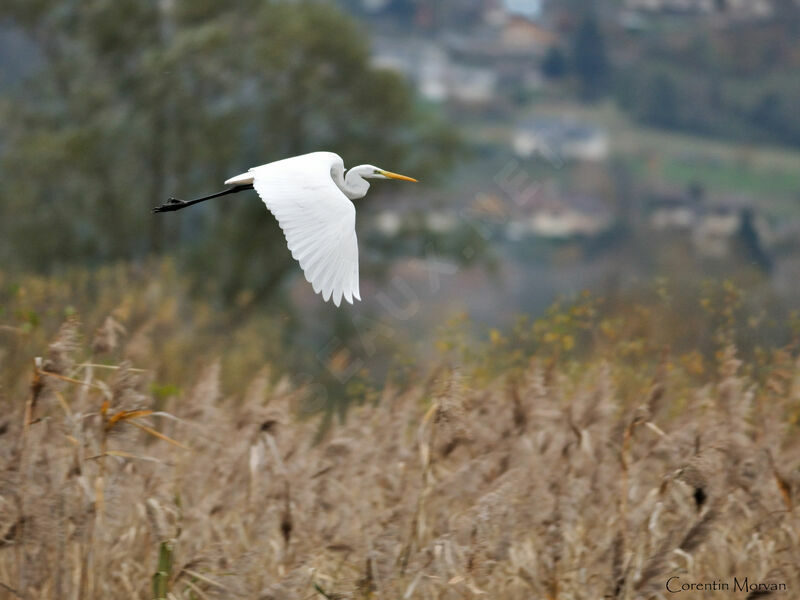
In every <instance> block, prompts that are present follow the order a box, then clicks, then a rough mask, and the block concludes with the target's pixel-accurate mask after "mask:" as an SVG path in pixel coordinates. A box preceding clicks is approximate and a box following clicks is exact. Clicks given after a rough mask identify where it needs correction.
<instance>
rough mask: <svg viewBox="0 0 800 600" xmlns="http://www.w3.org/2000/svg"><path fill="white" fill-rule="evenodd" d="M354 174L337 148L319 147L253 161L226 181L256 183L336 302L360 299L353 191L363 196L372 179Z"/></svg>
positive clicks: (315, 279)
mask: <svg viewBox="0 0 800 600" xmlns="http://www.w3.org/2000/svg"><path fill="white" fill-rule="evenodd" d="M371 168H373V169H374V167H371ZM352 171H354V169H351V172H352ZM349 175H350V173H348V178H347V179H348V181H347V182H345V177H344V162H343V161H342V158H341V157H340V156H338V155H337V154H334V153H332V152H314V153H312V154H305V155H303V156H295V157H293V158H287V159H284V160H279V161H276V162H273V163H268V164H266V165H261V166H260V167H254V168H252V169H250V170H249V171H248V172H247V173H242V174H241V175H237V176H236V177H232V178H230V179H228V181H226V182H225V183H226V184H232V185H244V184H252V185H253V187H254V188H255V190H256V192H258V195H259V196H260V197H261V199H262V200H263V201H264V204H266V205H267V208H268V209H269V210H270V212H271V213H272V214H273V215H275V218H276V219H277V220H278V224H279V225H280V227H281V229H282V230H283V234H284V236H285V237H286V243H287V245H288V246H289V250H290V251H291V253H292V256H293V257H294V258H295V259H296V260H297V262H299V263H300V268H302V269H303V273H304V274H305V277H306V279H307V280H308V282H309V283H310V284H311V285H312V286H313V288H314V292H316V293H318V294H322V297H323V298H324V299H325V301H326V302H327V301H328V300H331V299H332V300H333V303H334V304H335V305H336V306H339V304H340V303H341V301H342V298H344V299H345V300H347V301H348V302H350V303H351V304H352V303H353V300H354V299H355V300H361V296H360V293H359V289H358V240H357V238H356V208H355V206H354V205H353V203H352V202H351V201H350V198H349V197H348V195H349V196H351V197H362V196H364V194H366V191H367V189H368V188H369V183H368V182H366V181H364V180H363V179H362V178H361V177H354V178H353V180H352V181H349V180H350V179H351V178H350V177H349ZM356 179H361V181H362V182H363V183H358V182H357V181H356ZM348 192H349V194H348ZM358 194H360V195H358Z"/></svg>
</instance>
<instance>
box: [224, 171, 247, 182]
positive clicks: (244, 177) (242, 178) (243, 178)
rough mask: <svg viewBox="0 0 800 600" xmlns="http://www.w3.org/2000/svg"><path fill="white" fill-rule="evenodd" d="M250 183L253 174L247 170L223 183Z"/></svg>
mask: <svg viewBox="0 0 800 600" xmlns="http://www.w3.org/2000/svg"><path fill="white" fill-rule="evenodd" d="M252 183H253V174H252V173H250V172H249V171H248V172H247V173H242V174H241V175H237V176H236V177H231V178H230V179H228V180H227V181H226V182H225V185H252Z"/></svg>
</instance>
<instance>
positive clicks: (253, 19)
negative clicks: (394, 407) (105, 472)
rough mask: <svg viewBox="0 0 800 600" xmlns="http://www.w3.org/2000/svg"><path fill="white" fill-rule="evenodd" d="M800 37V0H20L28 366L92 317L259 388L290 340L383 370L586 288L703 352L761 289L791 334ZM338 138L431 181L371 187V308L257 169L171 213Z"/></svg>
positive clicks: (10, 89) (364, 221)
mask: <svg viewBox="0 0 800 600" xmlns="http://www.w3.org/2000/svg"><path fill="white" fill-rule="evenodd" d="M798 39H800V2H798V1H797V0H596V1H589V0H340V1H336V2H335V1H330V2H322V1H320V2H301V1H298V2H292V1H268V0H243V1H240V2H235V3H231V4H230V5H228V4H227V3H219V2H212V1H210V0H191V1H189V0H146V1H143V0H87V1H84V2H80V3H76V2H70V1H67V0H5V1H4V2H3V4H2V7H0V57H2V60H0V113H2V118H0V181H2V187H0V326H2V329H0V340H2V344H0V362H2V363H3V366H4V367H7V368H5V369H3V372H4V373H5V374H6V375H4V381H3V382H2V384H3V385H5V387H6V389H8V388H9V387H11V388H13V387H14V385H15V383H14V382H15V381H17V377H16V373H17V372H18V368H21V365H22V364H23V363H22V361H23V360H29V358H28V357H29V356H30V353H29V352H28V350H29V349H30V348H32V347H33V346H34V344H35V343H40V342H41V339H44V338H46V337H48V336H50V335H52V333H53V331H54V330H55V328H56V327H57V325H58V323H60V322H61V321H62V320H63V319H64V318H65V316H66V317H69V316H70V315H77V317H79V318H80V319H81V320H82V321H84V322H85V323H86V324H87V328H88V329H89V330H91V328H93V327H99V326H100V325H101V324H103V323H106V325H107V326H109V327H111V328H112V330H115V331H117V332H118V334H119V335H124V336H127V337H128V339H129V340H130V341H131V343H129V344H128V345H127V348H128V349H127V350H126V352H127V353H128V355H126V356H125V357H124V358H128V359H131V360H134V361H135V362H137V363H138V364H140V365H142V366H145V367H148V368H153V369H155V370H156V373H157V376H156V377H155V381H154V382H153V390H154V393H155V394H156V396H158V395H159V394H160V395H164V396H168V395H171V394H175V393H176V392H177V391H178V390H179V389H180V382H181V381H182V380H187V379H188V377H189V374H191V373H195V372H197V371H199V370H201V369H202V368H203V365H206V364H207V363H208V361H210V360H213V359H214V358H216V357H221V360H222V361H223V362H224V363H225V366H226V368H225V369H224V373H225V377H226V378H227V385H228V386H229V388H230V389H234V388H235V386H236V385H237V384H238V383H239V382H240V381H243V380H244V379H243V378H244V377H245V375H244V374H248V375H249V374H251V373H252V372H253V370H257V369H258V368H260V367H261V366H263V364H265V363H270V364H273V365H276V366H277V367H278V369H288V370H291V372H292V373H293V374H294V375H295V376H296V377H299V378H300V379H303V378H305V379H307V380H308V381H317V382H321V389H324V390H325V392H324V395H325V398H327V399H330V398H340V397H343V395H347V394H349V395H356V396H358V395H359V394H361V395H368V393H369V385H370V382H375V381H379V380H382V379H383V378H385V377H386V376H387V374H392V373H394V374H399V377H401V378H402V377H408V376H409V375H408V373H407V372H406V371H404V370H403V368H404V367H403V365H406V364H407V363H409V362H410V361H412V360H417V359H419V358H420V357H422V358H426V357H429V356H431V355H433V354H434V353H436V352H437V351H442V349H443V348H444V349H445V350H446V349H447V348H449V346H448V345H447V343H445V342H442V339H443V338H447V336H448V335H450V333H451V331H450V328H451V325H453V324H454V323H455V325H453V326H457V327H463V328H465V329H467V330H469V331H471V332H473V333H474V334H475V335H476V336H478V338H481V337H482V338H485V339H492V340H496V339H498V337H497V336H501V335H502V333H501V332H504V331H507V330H508V329H510V328H512V327H515V326H516V325H515V323H518V322H519V315H527V316H528V317H529V318H530V319H533V320H535V319H537V318H539V317H541V316H542V315H545V314H546V312H545V311H546V310H547V307H549V306H551V305H552V304H553V302H555V301H557V300H558V299H559V298H570V297H573V296H574V295H576V294H579V293H581V292H583V291H584V290H588V291H589V292H591V293H592V294H593V295H596V296H597V297H600V298H602V300H603V305H604V306H605V309H604V310H606V311H608V314H615V315H618V316H621V317H623V318H624V317H625V315H628V314H630V311H631V307H632V306H633V305H634V304H633V303H634V301H636V302H639V301H640V300H641V299H642V298H651V299H652V302H660V303H661V305H663V306H665V307H667V308H668V310H666V311H663V312H662V313H660V314H661V316H660V317H658V319H662V320H663V321H664V322H663V323H655V322H654V320H653V319H650V321H649V322H648V327H661V328H662V329H663V330H664V331H665V332H669V336H667V337H665V338H664V339H662V340H661V341H662V342H664V343H669V344H671V345H673V346H678V347H680V346H681V345H683V346H684V347H685V348H687V349H688V348H692V349H694V350H697V349H699V350H701V351H702V350H705V349H708V350H711V349H713V347H714V346H713V339H712V337H713V336H712V335H711V334H710V333H709V335H708V336H705V334H704V332H705V331H706V330H708V331H711V329H712V327H711V326H708V327H706V326H705V325H703V324H701V323H700V321H699V319H700V318H701V316H702V310H701V309H699V308H698V307H701V306H707V305H708V304H709V303H711V302H712V300H711V299H712V298H713V297H715V296H714V295H715V294H717V296H719V295H722V296H726V297H727V296H730V295H731V294H733V293H734V292H733V291H732V290H734V289H735V290H737V291H736V302H735V306H736V308H737V310H739V309H741V313H736V314H737V316H736V317H735V318H737V319H741V320H742V323H743V325H744V327H743V330H744V332H743V334H742V339H741V340H740V348H743V349H744V350H746V348H747V347H748V346H749V347H751V348H752V349H753V350H754V351H756V350H758V348H760V347H768V346H770V345H773V346H774V345H777V344H780V343H784V342H786V341H787V339H788V336H789V335H790V330H789V327H787V326H786V322H787V321H786V320H785V317H789V316H791V311H792V309H793V307H795V306H797V304H798V300H800V277H798V275H800V242H799V241H798V239H799V238H798V234H799V233H800V111H798V110H797V98H798V97H800V77H798V76H797V74H798V72H800V71H799V69H800V44H798ZM315 150H330V151H334V152H337V153H339V154H340V155H342V156H343V158H344V160H345V164H346V165H347V166H352V165H356V164H360V163H372V164H377V165H380V166H382V167H384V168H387V169H391V170H393V171H398V172H401V173H406V174H408V175H411V176H414V177H417V178H418V179H420V180H421V181H422V183H420V184H418V185H414V186H411V185H399V184H391V183H378V184H374V185H373V188H372V190H371V193H370V194H369V196H368V198H367V199H365V200H363V201H359V202H357V209H358V235H359V240H360V248H361V273H362V285H361V290H362V297H363V298H364V302H363V303H360V304H357V305H356V306H349V305H346V306H344V307H343V308H340V309H338V310H337V309H336V308H335V307H333V306H332V305H328V304H324V303H323V302H322V301H321V300H320V298H319V297H318V296H315V295H314V293H313V291H312V289H311V287H310V286H309V285H308V284H307V283H306V282H305V281H304V279H303V277H302V274H301V272H300V270H299V268H298V266H297V265H296V264H295V263H294V261H293V260H292V259H291V257H290V255H289V252H288V250H287V249H286V247H285V243H284V240H283V237H282V235H281V232H280V230H279V228H278V227H277V225H276V223H275V221H274V219H273V218H272V216H271V215H270V214H269V213H268V212H267V211H266V210H265V209H264V207H263V204H262V203H261V202H260V201H259V200H258V198H257V197H256V196H255V194H248V195H245V194H241V195H238V196H234V197H229V198H225V199H221V200H219V201H217V202H216V203H213V202H210V203H206V204H203V205H202V206H198V207H196V208H193V209H190V210H187V211H181V212H179V213H172V214H166V215H152V214H151V212H150V209H151V208H152V207H153V206H155V205H158V204H160V203H161V202H162V201H164V200H165V199H166V198H167V197H168V196H170V195H176V196H178V197H181V198H188V197H194V196H197V195H202V194H205V193H210V192H213V191H217V190H218V189H221V187H222V186H221V182H222V181H224V180H225V179H226V178H227V177H229V176H231V175H234V174H237V173H240V172H242V171H244V170H246V169H247V168H249V167H251V166H254V165H258V164H262V163H266V162H270V161H273V160H277V159H280V158H283V157H286V156H291V155H295V154H300V153H305V152H310V151H315ZM246 196H247V197H246ZM689 299H691V300H689ZM704 303H705V304H704ZM728 317H729V318H730V315H728ZM108 318H111V319H112V321H113V323H110V322H109V321H108V320H107V319H108ZM114 328H116V329H114ZM443 330H447V332H449V333H447V332H446V333H443ZM40 338H41V339H40ZM448 339H449V338H448ZM134 342H136V343H134ZM704 344H705V345H704ZM240 378H241V379H240ZM17 385H19V384H17Z"/></svg>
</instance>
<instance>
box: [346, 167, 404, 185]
mask: <svg viewBox="0 0 800 600" xmlns="http://www.w3.org/2000/svg"><path fill="white" fill-rule="evenodd" d="M352 170H353V171H355V170H357V171H358V174H359V175H361V177H363V178H364V179H397V180H399V181H413V182H414V183H417V180H416V179H414V178H413V177H406V176H405V175H400V174H398V173H392V172H391V171H386V170H385V169H381V168H380V167H376V166H374V165H361V166H359V167H354V168H353V169H352Z"/></svg>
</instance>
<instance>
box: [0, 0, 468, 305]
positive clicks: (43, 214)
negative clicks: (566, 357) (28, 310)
mask: <svg viewBox="0 0 800 600" xmlns="http://www.w3.org/2000/svg"><path fill="white" fill-rule="evenodd" d="M0 18H5V19H6V20H7V21H8V22H10V23H13V24H14V26H16V27H18V28H20V29H21V30H22V31H24V32H25V33H26V34H27V36H28V37H29V38H30V39H31V40H32V41H34V43H35V44H36V47H37V49H38V50H39V52H40V53H41V55H42V61H41V66H40V67H39V68H38V69H37V70H36V71H34V72H32V73H31V74H30V76H29V78H28V80H27V82H26V84H25V85H23V86H22V87H21V88H20V89H19V90H17V91H16V93H15V95H14V97H13V98H5V99H3V103H2V111H3V117H4V118H3V120H2V122H3V126H2V130H1V131H0V135H1V136H2V141H3V144H2V148H0V152H2V165H1V166H0V176H2V179H3V181H4V186H3V190H2V192H0V193H2V194H3V195H2V202H0V234H2V236H3V238H4V240H5V241H6V243H5V244H4V247H2V248H0V254H1V255H2V257H3V259H4V260H12V259H13V260H15V261H17V262H18V263H20V264H22V265H23V266H25V267H28V268H31V267H32V268H37V269H52V268H53V267H55V266H58V265H60V264H63V263H65V262H70V261H86V260H93V261H106V260H114V259H130V258H136V257H139V256H143V255H146V254H148V253H152V252H156V253H158V252H162V251H164V250H176V251H178V250H179V251H180V252H181V254H182V255H183V256H191V257H194V258H196V259H197V260H196V262H193V261H190V262H189V263H187V264H196V265H197V266H198V271H197V272H198V273H202V274H203V277H202V279H203V280H204V281H209V282H210V281H214V282H221V285H222V286H223V288H224V289H225V290H226V292H227V293H228V294H235V293H238V291H240V290H241V289H244V288H246V289H249V290H251V291H253V292H255V293H256V294H258V295H269V294H271V293H272V292H273V291H274V290H275V289H277V283H279V282H280V280H281V279H282V278H283V276H284V274H285V273H287V272H288V270H289V268H290V267H291V266H292V262H291V257H290V256H289V254H288V252H286V249H285V245H284V241H283V237H282V234H281V232H280V230H279V228H278V227H277V226H276V225H275V223H274V220H273V219H272V218H271V217H270V215H269V214H268V213H267V211H266V210H265V209H264V207H263V205H262V204H261V202H259V201H258V200H257V199H256V198H255V197H250V198H244V197H242V196H240V197H238V198H235V199H231V200H221V201H220V202H219V203H218V204H217V205H216V206H206V207H198V208H197V209H196V210H192V211H186V213H188V214H179V213H176V214H174V215H169V217H170V218H164V215H151V214H150V208H151V207H152V206H154V205H156V204H159V203H160V202H161V201H163V200H164V199H165V197H166V196H168V195H170V194H173V193H175V194H176V195H186V196H191V195H193V194H195V193H203V192H206V191H207V190H209V189H211V190H213V189H218V188H219V187H220V182H221V181H223V180H224V179H225V178H226V176H228V175H230V174H231V173H236V172H241V171H243V170H245V169H247V168H248V167H250V166H253V165H256V164H260V163H263V162H268V161H270V160H275V159H278V158H280V157H283V156H287V155H292V154H297V153H301V152H307V151H312V150H318V149H330V150H334V151H336V152H338V153H340V154H341V155H342V156H343V157H344V158H345V161H346V162H347V163H348V164H355V163H358V162H374V163H376V164H385V165H387V166H390V167H392V168H396V169H397V170H400V169H407V170H409V171H410V172H413V173H415V174H419V175H421V176H423V177H424V176H430V175H431V174H432V173H433V172H434V171H436V170H437V169H439V168H441V167H443V166H445V165H446V164H447V163H448V161H449V160H450V158H451V157H452V154H453V152H454V151H455V149H456V147H457V144H456V141H455V138H454V137H453V135H452V134H451V133H450V131H449V130H448V129H447V128H446V127H445V126H444V125H443V124H442V123H441V122H440V121H439V120H438V119H436V118H435V117H432V116H431V115H428V114H425V113H423V112H421V109H420V108H419V107H418V106H417V105H416V103H415V101H414V98H413V96H412V94H411V93H410V91H409V89H408V88H407V86H406V85H405V84H404V83H403V82H402V80H400V79H399V78H398V77H397V76H395V75H394V74H391V73H388V72H386V71H381V70H376V69H374V68H372V67H371V65H370V61H369V53H368V48H367V44H366V43H365V35H364V33H363V31H361V30H360V29H359V28H358V27H357V26H356V25H355V24H354V23H353V22H352V21H350V20H349V19H348V18H347V17H346V16H344V15H343V14H342V13H340V12H338V11H337V10H336V9H335V8H333V7H331V6H330V5H328V4H326V3H320V2H292V3H288V2H280V1H266V2H265V1H256V0H245V1H243V2H239V3H237V4H236V5H235V7H232V8H231V7H228V6H227V5H224V3H218V2H211V1H210V0H173V1H172V2H166V1H164V0H86V1H85V2H81V3H79V4H77V3H71V2H65V1H63V0H36V1H34V2H31V1H29V0H9V1H8V2H7V3H4V5H3V7H2V8H0ZM210 204H211V203H210ZM195 242H197V243H195ZM200 242H202V243H200ZM6 264H7V263H6Z"/></svg>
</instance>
